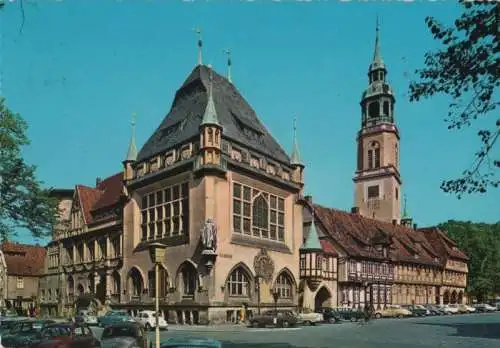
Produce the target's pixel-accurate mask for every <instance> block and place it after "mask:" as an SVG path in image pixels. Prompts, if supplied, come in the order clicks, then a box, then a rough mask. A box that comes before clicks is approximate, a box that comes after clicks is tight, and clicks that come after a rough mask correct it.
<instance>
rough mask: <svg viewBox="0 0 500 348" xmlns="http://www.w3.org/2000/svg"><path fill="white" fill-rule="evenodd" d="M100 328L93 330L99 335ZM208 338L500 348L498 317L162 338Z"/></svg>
mask: <svg viewBox="0 0 500 348" xmlns="http://www.w3.org/2000/svg"><path fill="white" fill-rule="evenodd" d="M101 331H102V330H101V329H99V328H96V329H94V332H95V333H96V335H97V336H100V333H101ZM172 336H189V337H210V338H215V339H218V340H220V341H222V342H223V347H224V348H306V347H315V348H331V347H345V348H351V347H352V348H365V347H366V348H368V347H370V348H373V347H384V348H401V347H404V348H412V347H444V346H446V347H499V346H500V313H495V314H479V315H460V316H446V317H429V318H411V319H402V320H398V319H384V320H374V321H372V322H370V323H369V324H367V325H359V324H352V323H343V324H336V325H328V324H324V325H320V326H316V327H299V328H290V329H251V328H246V327H241V326H225V327H224V326H219V327H195V326H172V327H171V328H170V330H169V331H168V332H163V333H162V338H166V337H172ZM151 337H152V336H151Z"/></svg>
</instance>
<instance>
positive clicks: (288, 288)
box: [276, 272, 292, 299]
mask: <svg viewBox="0 0 500 348" xmlns="http://www.w3.org/2000/svg"><path fill="white" fill-rule="evenodd" d="M276 289H277V290H278V293H279V297H280V298H285V299H286V298H292V280H291V279H290V277H289V276H288V274H286V273H284V272H282V273H281V274H280V275H279V276H278V278H277V279H276Z"/></svg>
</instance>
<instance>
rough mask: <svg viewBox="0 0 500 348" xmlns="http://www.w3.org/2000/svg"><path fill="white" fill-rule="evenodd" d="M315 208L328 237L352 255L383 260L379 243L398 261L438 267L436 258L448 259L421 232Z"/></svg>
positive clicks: (341, 212)
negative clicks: (378, 248)
mask: <svg viewBox="0 0 500 348" xmlns="http://www.w3.org/2000/svg"><path fill="white" fill-rule="evenodd" d="M312 207H313V208H314V211H315V215H316V216H317V217H318V220H319V221H320V222H321V224H322V225H323V226H324V228H325V230H326V231H327V233H328V234H329V235H330V236H331V237H332V238H333V239H334V240H335V241H337V242H338V243H339V245H340V246H341V247H342V248H343V249H344V250H345V251H346V253H347V254H349V255H352V256H358V257H367V258H375V259H377V258H383V256H382V255H381V253H380V252H378V251H376V250H375V248H374V244H375V241H377V243H385V244H387V245H390V247H389V257H390V258H391V259H392V260H394V261H406V262H412V263H422V264H430V265H438V264H439V262H438V261H437V260H436V258H438V257H442V256H443V257H444V256H445V255H441V253H439V252H437V251H436V250H435V249H434V248H433V246H432V244H431V242H430V241H429V240H428V239H427V238H425V236H424V235H423V234H422V233H420V232H419V231H418V230H414V229H412V228H409V227H405V226H402V225H393V224H392V223H387V222H383V221H379V220H375V219H370V218H367V217H364V216H361V215H359V214H355V213H348V212H345V211H341V210H337V209H331V208H327V207H323V206H321V205H318V204H314V205H313V206H312Z"/></svg>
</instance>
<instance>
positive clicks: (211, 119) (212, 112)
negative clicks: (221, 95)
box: [200, 65, 220, 126]
mask: <svg viewBox="0 0 500 348" xmlns="http://www.w3.org/2000/svg"><path fill="white" fill-rule="evenodd" d="M208 73H209V77H208V81H209V82H208V101H207V106H206V108H205V113H204V114H203V118H202V120H201V124H200V126H204V125H208V124H212V125H217V126H220V123H219V117H218V116H217V110H216V109H215V103H214V97H213V79H214V77H213V70H212V65H209V66H208Z"/></svg>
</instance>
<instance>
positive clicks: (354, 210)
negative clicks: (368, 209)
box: [351, 207, 359, 214]
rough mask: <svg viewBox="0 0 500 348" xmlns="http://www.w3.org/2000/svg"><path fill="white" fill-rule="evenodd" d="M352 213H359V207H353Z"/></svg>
mask: <svg viewBox="0 0 500 348" xmlns="http://www.w3.org/2000/svg"><path fill="white" fill-rule="evenodd" d="M351 214H359V207H352V208H351Z"/></svg>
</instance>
